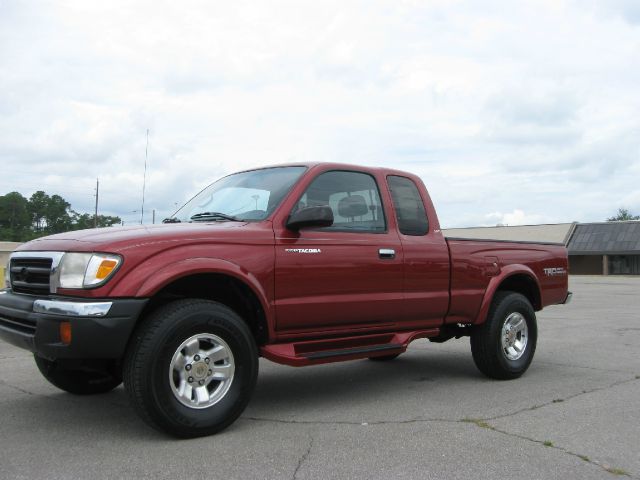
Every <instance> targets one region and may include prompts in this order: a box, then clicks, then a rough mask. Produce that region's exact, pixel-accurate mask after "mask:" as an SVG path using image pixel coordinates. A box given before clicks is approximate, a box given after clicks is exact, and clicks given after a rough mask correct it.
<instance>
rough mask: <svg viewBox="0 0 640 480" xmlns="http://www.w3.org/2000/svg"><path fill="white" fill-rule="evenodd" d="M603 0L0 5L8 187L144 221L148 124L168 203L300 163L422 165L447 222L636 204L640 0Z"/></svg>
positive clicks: (152, 199)
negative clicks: (246, 171) (253, 170)
mask: <svg viewBox="0 0 640 480" xmlns="http://www.w3.org/2000/svg"><path fill="white" fill-rule="evenodd" d="M590 5H592V6H591V7H589V8H587V7H585V5H584V2H575V1H568V2H555V1H542V0H541V1H530V2H525V3H522V2H517V3H513V2H504V1H497V0H493V1H488V2H482V3H477V2H471V1H444V0H443V1H437V2H428V3H424V2H415V1H402V2H391V3H389V2H377V1H373V2H372V1H366V2H365V1H346V2H345V1H331V2H307V1H294V0H290V1H278V2H262V3H261V2H248V1H240V2H232V3H211V2H206V1H194V2H189V3H188V4H184V3H176V2H158V1H154V2H151V1H144V2H142V1H141V2H129V1H127V2H125V1H120V2H117V1H116V2H106V3H104V2H103V3H91V2H85V1H80V0H67V1H64V2H55V3H48V2H43V3H41V4H38V5H37V6H36V5H33V4H29V5H27V4H25V3H23V2H17V1H13V2H3V3H2V4H0V194H3V193H6V192H8V191H11V190H18V191H21V192H22V193H23V194H25V195H29V194H30V193H32V192H33V191H35V190H36V189H39V188H42V189H45V190H47V191H48V192H50V193H59V194H61V195H63V196H64V197H65V198H66V199H67V200H69V201H70V202H71V203H72V205H73V207H74V208H75V209H76V210H80V211H91V210H92V208H93V200H94V199H93V197H92V194H93V188H94V186H95V179H96V177H99V178H100V183H101V209H102V210H104V213H109V214H118V215H121V216H123V217H125V218H126V220H127V221H135V219H136V218H137V215H138V214H137V213H132V211H134V210H139V208H140V202H141V193H142V192H141V188H142V174H143V164H144V151H145V133H146V130H147V128H148V129H150V131H151V134H150V149H149V175H148V182H147V197H146V198H147V204H146V208H147V210H148V211H150V210H151V209H154V208H155V209H157V210H158V216H159V217H162V216H166V215H168V214H170V213H171V211H172V210H173V208H174V205H175V203H176V202H182V201H184V200H186V199H187V198H189V197H190V196H191V195H192V194H193V193H195V192H196V191H197V190H198V189H199V188H201V187H202V186H204V185H205V184H206V183H209V182H210V181H212V180H214V179H215V178H217V177H219V176H220V175H222V174H225V173H229V172H231V171H233V170H236V169H239V168H245V167H250V166H255V165H265V164H271V163H280V162H285V161H291V160H313V161H322V160H330V161H345V162H350V163H359V164H372V165H386V166H393V167H396V168H401V169H405V170H409V171H412V172H415V173H418V174H419V175H421V176H422V178H423V179H424V180H425V182H426V184H427V185H428V187H429V188H430V191H431V194H432V197H433V199H434V201H435V203H436V207H437V209H438V211H439V212H440V216H441V223H442V224H443V226H447V227H455V226H467V225H475V224H495V223H509V224H516V223H518V222H525V223H536V222H537V221H541V222H556V221H557V222H562V221H572V220H582V221H589V220H602V219H604V218H606V217H607V216H610V214H611V212H612V211H614V212H615V210H616V209H617V207H618V206H621V205H624V206H626V207H627V208H629V209H630V210H631V211H633V212H636V213H638V212H640V197H639V196H638V191H639V189H638V186H637V180H636V179H637V178H638V173H639V171H640V117H639V116H638V115H637V112H638V111H640V90H638V88H637V85H639V84H640V67H638V65H640V62H639V60H640V58H639V56H638V45H639V44H640V27H639V25H640V23H639V22H640V20H639V19H640V17H639V16H638V15H637V13H638V9H637V2H633V1H625V0H615V1H606V2H605V1H597V2H592V3H591V4H590ZM496 212H507V213H496ZM508 212H511V213H508ZM524 212H526V213H524ZM149 218H150V217H149Z"/></svg>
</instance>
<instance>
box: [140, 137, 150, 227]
mask: <svg viewBox="0 0 640 480" xmlns="http://www.w3.org/2000/svg"><path fill="white" fill-rule="evenodd" d="M148 158H149V129H148V128H147V146H146V147H145V149H144V176H143V177H142V208H141V209H140V212H141V213H140V225H142V222H143V221H144V191H145V188H146V186H147V159H148Z"/></svg>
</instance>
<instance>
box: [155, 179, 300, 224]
mask: <svg viewBox="0 0 640 480" xmlns="http://www.w3.org/2000/svg"><path fill="white" fill-rule="evenodd" d="M304 171H305V167H274V168H263V169H261V170H251V171H248V172H241V173H235V174H233V175H229V176H227V177H224V178H221V179H220V180H218V181H217V182H215V183H212V184H211V185H209V186H208V187H207V188H205V189H204V190H202V191H201V192H200V193H199V194H197V195H196V196H195V197H193V198H192V199H191V200H189V201H188V202H187V203H186V204H185V205H184V206H183V207H182V208H180V210H178V211H177V212H176V213H175V215H174V217H173V218H171V219H168V221H174V222H204V221H206V222H211V221H234V220H236V221H247V220H254V221H255V220H263V219H265V218H267V217H268V216H269V215H271V213H272V212H273V211H274V210H275V209H276V207H277V206H278V205H279V204H280V202H281V201H282V199H283V198H284V197H285V195H286V194H287V193H288V192H289V190H290V189H291V187H292V186H293V184H294V183H295V182H296V181H297V180H298V178H300V175H302V173H303V172H304ZM165 221H167V220H165Z"/></svg>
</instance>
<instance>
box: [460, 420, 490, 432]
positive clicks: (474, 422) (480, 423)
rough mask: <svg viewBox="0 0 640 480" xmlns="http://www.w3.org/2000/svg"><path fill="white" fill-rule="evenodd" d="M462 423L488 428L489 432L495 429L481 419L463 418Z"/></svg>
mask: <svg viewBox="0 0 640 480" xmlns="http://www.w3.org/2000/svg"><path fill="white" fill-rule="evenodd" d="M462 421H463V422H464V423H473V424H474V425H477V426H478V427H480V428H488V429H489V430H493V427H492V426H491V425H489V424H488V423H487V422H485V421H484V420H480V419H479V418H463V419H462Z"/></svg>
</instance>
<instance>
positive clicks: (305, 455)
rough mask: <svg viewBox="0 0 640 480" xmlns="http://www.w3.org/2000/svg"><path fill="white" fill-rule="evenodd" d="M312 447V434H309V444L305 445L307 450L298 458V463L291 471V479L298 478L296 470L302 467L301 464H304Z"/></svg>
mask: <svg viewBox="0 0 640 480" xmlns="http://www.w3.org/2000/svg"><path fill="white" fill-rule="evenodd" d="M312 448H313V436H309V445H307V450H306V451H305V452H304V453H303V454H302V456H301V457H300V458H299V459H298V464H297V465H296V469H295V470H294V471H293V477H292V479H293V480H296V478H298V472H299V471H300V469H301V468H302V465H304V462H306V461H307V458H308V457H309V455H310V454H311V449H312Z"/></svg>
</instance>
